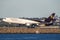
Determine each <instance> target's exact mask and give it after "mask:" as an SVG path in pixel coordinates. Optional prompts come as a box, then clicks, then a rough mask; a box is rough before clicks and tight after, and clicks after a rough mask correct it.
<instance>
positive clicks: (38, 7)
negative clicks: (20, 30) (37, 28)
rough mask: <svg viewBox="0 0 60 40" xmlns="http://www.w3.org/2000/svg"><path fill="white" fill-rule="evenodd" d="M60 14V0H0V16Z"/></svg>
mask: <svg viewBox="0 0 60 40" xmlns="http://www.w3.org/2000/svg"><path fill="white" fill-rule="evenodd" d="M53 12H55V13H56V14H57V15H58V16H60V0H0V18H1V17H47V16H49V15H50V14H51V13H53Z"/></svg>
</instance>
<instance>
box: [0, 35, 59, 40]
mask: <svg viewBox="0 0 60 40" xmlns="http://www.w3.org/2000/svg"><path fill="white" fill-rule="evenodd" d="M0 40H60V34H0Z"/></svg>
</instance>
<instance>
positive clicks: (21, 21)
mask: <svg viewBox="0 0 60 40" xmlns="http://www.w3.org/2000/svg"><path fill="white" fill-rule="evenodd" d="M3 21H4V22H7V23H9V24H11V23H16V24H25V25H26V26H31V27H35V26H39V23H40V22H37V21H33V20H28V19H22V18H4V19H3Z"/></svg>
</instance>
